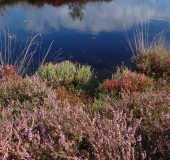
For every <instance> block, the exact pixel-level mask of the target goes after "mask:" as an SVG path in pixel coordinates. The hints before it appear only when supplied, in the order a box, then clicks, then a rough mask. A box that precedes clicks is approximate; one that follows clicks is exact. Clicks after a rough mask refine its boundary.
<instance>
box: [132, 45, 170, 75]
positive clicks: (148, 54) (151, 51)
mask: <svg viewBox="0 0 170 160" xmlns="http://www.w3.org/2000/svg"><path fill="white" fill-rule="evenodd" d="M132 62H133V63H134V64H135V66H136V68H137V70H138V71H139V72H140V73H144V74H146V75H149V76H152V77H155V78H160V77H164V78H168V77H169V76H170V52H169V51H168V50H166V48H165V47H164V45H162V44H159V45H154V46H150V47H149V48H145V49H143V50H139V53H138V54H137V55H135V56H133V57H132Z"/></svg>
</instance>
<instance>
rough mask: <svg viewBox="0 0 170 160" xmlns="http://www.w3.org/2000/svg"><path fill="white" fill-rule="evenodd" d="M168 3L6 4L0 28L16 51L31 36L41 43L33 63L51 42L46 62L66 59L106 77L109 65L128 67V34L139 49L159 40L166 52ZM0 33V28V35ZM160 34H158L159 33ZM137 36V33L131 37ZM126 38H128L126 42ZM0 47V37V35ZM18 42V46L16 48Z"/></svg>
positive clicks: (160, 0) (0, 13) (148, 0)
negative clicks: (139, 38) (140, 40)
mask: <svg viewBox="0 0 170 160" xmlns="http://www.w3.org/2000/svg"><path fill="white" fill-rule="evenodd" d="M169 8H170V1H169V0H111V1H110V0H109V1H108V0H107V1H83V2H81V3H79V2H77V1H75V0H74V1H47V2H46V1H44V2H43V1H36V0H35V1H34V0H31V1H25V0H24V1H23V0H22V1H18V0H17V1H15V0H12V1H9V0H8V1H6V2H1V5H0V27H2V28H5V30H6V32H9V35H8V34H7V33H6V34H7V36H11V37H12V38H15V40H17V44H20V47H19V45H16V47H15V49H14V50H13V52H14V54H15V52H19V50H22V47H24V45H23V44H25V43H28V41H30V39H31V37H34V36H35V35H37V34H41V36H37V37H36V38H35V41H38V42H40V43H42V45H41V47H40V46H39V49H37V53H36V54H35V57H37V58H35V60H37V59H38V56H42V55H43V53H45V52H46V51H47V49H48V47H49V45H50V44H51V42H53V44H52V48H51V50H50V53H49V55H48V57H47V60H50V61H56V60H57V61H59V60H67V59H69V60H71V61H73V62H79V63H82V64H89V65H91V66H92V67H93V68H94V69H95V70H96V71H97V72H98V73H99V74H101V75H103V76H105V77H107V76H109V75H111V72H113V70H114V68H115V66H116V65H117V64H121V63H122V61H123V62H124V63H125V64H127V65H128V64H129V61H130V57H131V56H132V54H133V53H132V51H131V49H130V46H129V44H128V40H129V42H130V43H131V45H132V48H133V49H134V50H135V37H134V33H136V31H138V33H143V35H144V40H143V41H144V46H145V47H147V46H148V45H150V44H152V43H153V42H158V43H159V42H161V43H162V42H164V44H165V46H166V47H167V48H170V47H169V46H170V45H169V42H170V10H169ZM2 30H3V29H1V32H3V31H2ZM161 31H162V32H161ZM136 34H137V33H136ZM127 39H128V40H127ZM1 42H2V44H3V36H2V37H1ZM21 44H22V45H21Z"/></svg>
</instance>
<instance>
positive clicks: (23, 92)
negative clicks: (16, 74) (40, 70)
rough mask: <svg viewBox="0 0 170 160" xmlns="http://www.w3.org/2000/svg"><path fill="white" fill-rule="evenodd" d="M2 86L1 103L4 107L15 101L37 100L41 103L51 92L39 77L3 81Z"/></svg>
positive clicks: (0, 89) (0, 88) (0, 83)
mask: <svg viewBox="0 0 170 160" xmlns="http://www.w3.org/2000/svg"><path fill="white" fill-rule="evenodd" d="M0 86H1V87H0V103H1V104H3V105H4V106H6V105H7V104H10V103H11V101H13V100H14V101H20V102H24V101H34V100H35V99H37V100H39V101H41V100H42V99H43V98H44V97H46V96H47V92H48V90H50V88H47V87H46V84H45V83H43V82H42V80H41V79H40V77H37V76H32V77H26V78H21V77H20V78H18V79H13V78H9V79H2V80H1V81H0Z"/></svg>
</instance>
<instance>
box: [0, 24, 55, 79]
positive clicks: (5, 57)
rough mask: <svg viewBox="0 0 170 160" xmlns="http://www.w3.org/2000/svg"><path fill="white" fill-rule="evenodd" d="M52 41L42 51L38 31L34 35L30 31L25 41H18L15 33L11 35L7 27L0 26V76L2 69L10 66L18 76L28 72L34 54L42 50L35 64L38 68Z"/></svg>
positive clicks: (31, 65)
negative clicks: (37, 62)
mask: <svg viewBox="0 0 170 160" xmlns="http://www.w3.org/2000/svg"><path fill="white" fill-rule="evenodd" d="M30 23H31V22H30ZM52 43H53V41H52V42H51V44H50V46H49V48H48V49H47V51H46V52H44V53H43V51H41V45H42V35H41V34H40V33H39V34H36V35H34V34H33V31H32V33H31V35H30V37H28V38H27V40H26V42H25V43H24V42H22V43H20V42H19V40H18V39H17V35H15V34H13V35H12V34H11V33H10V31H9V29H8V28H7V29H5V28H0V71H1V73H0V74H1V76H3V75H4V73H3V70H7V68H11V71H12V70H13V71H15V72H16V74H17V75H19V76H25V75H26V74H28V73H29V72H30V69H31V67H32V68H34V67H35V66H34V65H33V59H34V55H35V54H38V53H40V52H42V53H41V54H42V55H43V56H40V57H41V58H40V57H39V65H38V66H36V68H39V67H40V66H41V65H43V63H44V62H45V59H46V57H47V55H48V53H49V51H50V49H51V46H52ZM34 72H35V71H34ZM9 73H10V70H8V71H7V76H9V75H8V74H9ZM13 73H14V72H13ZM2 74H3V75H2Z"/></svg>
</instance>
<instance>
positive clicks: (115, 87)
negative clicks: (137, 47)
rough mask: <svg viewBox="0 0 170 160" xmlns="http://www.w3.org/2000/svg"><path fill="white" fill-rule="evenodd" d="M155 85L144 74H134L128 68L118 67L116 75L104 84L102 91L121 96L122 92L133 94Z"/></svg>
mask: <svg viewBox="0 0 170 160" xmlns="http://www.w3.org/2000/svg"><path fill="white" fill-rule="evenodd" d="M153 84H154V82H153V80H152V79H151V78H148V77H147V76H146V75H144V74H142V73H136V72H132V71H130V70H129V69H128V68H126V67H121V68H119V67H118V68H117V71H116V73H115V74H113V75H112V79H107V80H105V81H104V82H103V83H102V85H101V86H100V90H101V91H102V92H103V91H106V92H107V93H110V92H111V93H113V94H115V95H119V94H120V93H121V91H125V92H127V93H131V94H132V93H133V92H140V91H144V90H146V89H148V88H149V87H152V86H153Z"/></svg>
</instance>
